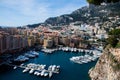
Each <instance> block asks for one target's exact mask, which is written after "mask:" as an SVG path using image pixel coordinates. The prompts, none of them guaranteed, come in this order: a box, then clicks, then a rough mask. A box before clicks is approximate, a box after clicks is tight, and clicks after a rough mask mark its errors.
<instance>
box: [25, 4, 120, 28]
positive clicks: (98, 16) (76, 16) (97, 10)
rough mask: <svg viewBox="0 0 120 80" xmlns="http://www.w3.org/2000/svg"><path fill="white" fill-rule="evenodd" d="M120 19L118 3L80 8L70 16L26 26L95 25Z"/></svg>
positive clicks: (119, 5)
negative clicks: (116, 18) (73, 23)
mask: <svg viewBox="0 0 120 80" xmlns="http://www.w3.org/2000/svg"><path fill="white" fill-rule="evenodd" d="M115 16H119V17H120V2H117V3H109V4H105V3H104V4H102V5H99V6H98V5H97V6H96V5H93V4H90V5H89V6H85V7H82V8H80V9H77V10H75V11H73V12H72V13H71V14H64V15H61V16H57V17H50V18H48V19H47V20H45V22H44V23H38V24H31V25H27V26H28V27H29V28H35V27H38V26H39V25H44V26H46V25H48V24H50V25H52V26H55V25H67V24H70V23H71V22H76V21H77V22H79V23H88V24H95V23H96V22H98V23H103V22H105V21H110V20H109V17H115Z"/></svg>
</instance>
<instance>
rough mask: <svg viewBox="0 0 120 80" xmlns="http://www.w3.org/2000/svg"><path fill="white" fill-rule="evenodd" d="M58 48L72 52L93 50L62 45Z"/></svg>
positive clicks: (90, 51)
mask: <svg viewBox="0 0 120 80" xmlns="http://www.w3.org/2000/svg"><path fill="white" fill-rule="evenodd" d="M58 50H62V51H66V52H68V51H71V52H86V53H92V52H93V50H87V49H77V48H70V47H62V48H59V49H58Z"/></svg>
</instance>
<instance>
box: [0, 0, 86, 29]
mask: <svg viewBox="0 0 120 80" xmlns="http://www.w3.org/2000/svg"><path fill="white" fill-rule="evenodd" d="M87 4H88V3H87V2H86V0H0V26H12V27H14V26H23V25H27V24H35V23H40V22H44V21H45V20H46V19H47V18H49V17H56V16H60V15H62V14H70V13H71V12H72V11H74V10H76V9H79V8H81V7H83V6H86V5H87Z"/></svg>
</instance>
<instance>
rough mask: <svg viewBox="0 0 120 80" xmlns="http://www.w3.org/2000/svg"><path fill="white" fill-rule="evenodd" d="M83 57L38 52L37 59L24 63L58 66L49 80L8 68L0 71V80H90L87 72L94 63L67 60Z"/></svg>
mask: <svg viewBox="0 0 120 80" xmlns="http://www.w3.org/2000/svg"><path fill="white" fill-rule="evenodd" d="M80 55H84V53H73V52H63V51H55V52H53V53H52V54H45V53H44V52H41V51H40V52H39V56H38V57H37V58H33V59H30V60H29V61H27V62H25V64H28V63H36V64H45V65H47V67H48V66H50V65H60V73H59V74H53V76H52V77H51V78H48V77H41V76H35V75H33V74H29V73H28V72H27V73H23V72H22V71H23V69H21V68H17V69H15V70H14V69H13V68H9V69H6V68H5V70H3V71H0V80H90V78H89V75H88V71H89V69H90V68H92V67H94V66H95V64H96V61H94V62H89V63H85V64H77V63H73V62H71V61H70V60H69V58H71V57H73V56H80Z"/></svg>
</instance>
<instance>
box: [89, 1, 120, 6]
mask: <svg viewBox="0 0 120 80" xmlns="http://www.w3.org/2000/svg"><path fill="white" fill-rule="evenodd" d="M119 1H120V0H87V2H88V3H90V4H95V5H100V4H101V3H102V2H107V3H112V2H113V3H115V2H119Z"/></svg>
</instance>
